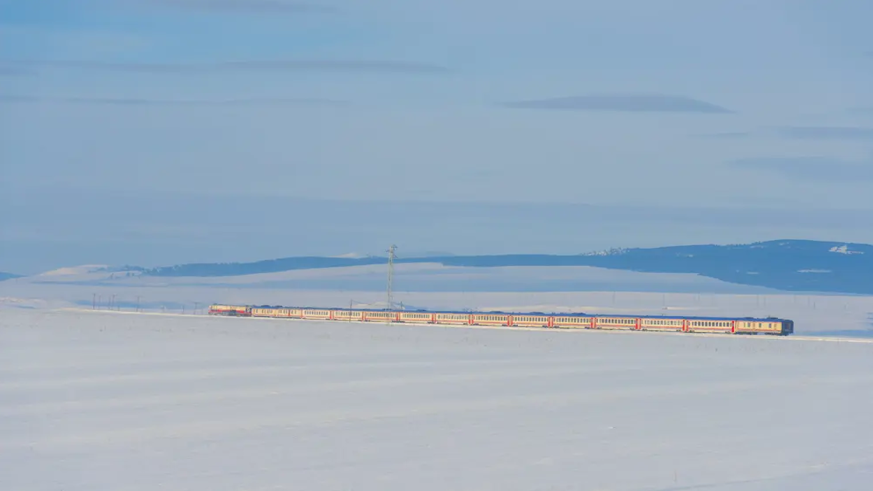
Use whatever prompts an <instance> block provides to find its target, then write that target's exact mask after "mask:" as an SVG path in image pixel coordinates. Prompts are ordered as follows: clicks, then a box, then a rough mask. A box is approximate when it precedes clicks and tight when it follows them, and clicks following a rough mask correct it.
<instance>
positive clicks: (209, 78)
mask: <svg viewBox="0 0 873 491" xmlns="http://www.w3.org/2000/svg"><path fill="white" fill-rule="evenodd" d="M871 18H873V3H871V2H869V1H860V0H855V1H852V0H844V1H840V0H832V1H813V0H768V1H766V2H762V1H744V0H730V1H721V0H712V1H706V2H701V1H696V0H663V1H656V0H635V1H630V0H612V1H609V2H605V1H599V2H595V1H588V0H575V1H570V0H540V1H538V2H514V3H507V2H497V1H494V0H466V1H464V2H460V1H456V0H442V1H426V0H420V1H417V2H411V1H399V0H371V1H368V2H353V1H351V0H334V1H331V2H320V1H318V2H316V1H312V2H309V3H306V2H286V1H281V0H214V1H209V0H64V1H61V0H42V1H39V0H31V1H28V2H20V1H12V0H0V160H2V167H0V177H2V180H0V187H2V188H0V191H2V192H3V196H4V197H0V207H2V208H3V215H4V216H7V217H9V218H8V220H7V223H6V224H5V225H3V227H2V229H0V233H2V235H0V247H2V249H3V251H2V252H3V254H0V256H2V259H0V270H12V271H14V272H32V271H38V270H41V269H45V268H50V267H55V266H59V265H64V264H72V263H81V262H128V263H135V264H172V263H175V262H179V261H188V260H235V259H240V260H245V259H258V258H261V256H264V255H266V256H267V257H269V256H286V255H295V254H298V253H321V252H323V253H325V254H340V253H344V252H351V251H360V252H376V251H381V250H382V249H383V247H382V245H383V242H384V243H385V244H388V243H391V242H395V243H398V245H405V246H407V248H408V249H414V250H428V249H435V248H437V249H439V250H448V251H451V252H458V253H487V252H492V251H494V252H509V251H511V252H550V251H553V252H577V251H587V250H590V249H591V248H597V247H601V246H603V245H616V246H637V245H659V244H672V243H693V242H711V241H727V242H733V241H742V240H756V239H758V238H760V240H766V239H770V238H782V237H786V236H787V235H789V234H790V235H792V236H794V237H796V238H821V239H833V240H854V241H867V242H870V241H873V233H871V231H870V227H865V226H863V225H862V224H860V223H858V222H854V221H852V220H847V219H846V217H862V216H864V213H865V212H869V211H873V193H871V192H870V190H871V187H873V89H871V87H873V32H871V30H870V29H869V19H871ZM207 202H208V203H212V204H214V205H215V206H214V208H212V209H215V210H218V209H224V210H227V209H237V210H240V209H245V210H247V213H249V215H248V218H246V217H239V216H235V217H234V219H233V220H234V222H233V226H234V227H238V228H239V229H240V230H242V229H243V228H245V230H247V234H248V235H246V236H240V235H233V234H228V231H227V226H228V224H227V223H226V222H224V221H223V219H222V217H221V216H220V215H218V214H215V213H211V212H210V210H209V209H203V210H201V212H200V213H198V214H193V213H189V212H187V211H186V210H188V209H190V208H191V207H195V206H198V205H197V203H201V204H202V203H207ZM384 202H389V203H390V202H393V203H399V205H398V209H396V210H395V209H393V208H391V207H389V208H390V209H391V210H392V211H391V215H390V216H391V218H390V220H391V223H386V221H387V220H389V218H388V217H389V215H387V214H385V213H384V209H385V206H386V205H385V204H384ZM167 203H175V204H176V208H168V207H167V206H166V204H167ZM410 203H413V205H410ZM349 204H351V205H349ZM267 206H270V207H273V209H271V210H265V209H264V207H267ZM348 206H352V208H353V209H355V210H357V211H358V212H359V213H360V216H357V217H356V218H355V219H354V220H352V219H350V218H347V217H348V213H347V208H346V207H348ZM585 206H593V207H596V208H595V209H598V210H603V212H602V213H601V214H600V216H602V217H613V218H612V219H610V220H606V218H603V219H602V220H599V221H591V219H588V218H584V217H583V216H581V215H574V214H573V213H571V212H567V210H568V209H579V210H581V209H582V208H579V207H585ZM180 207H181V208H184V209H180ZM568 207H569V208H568ZM573 207H577V208H573ZM276 208H278V209H280V210H281V209H287V210H288V213H287V215H283V214H281V213H279V214H277V213H276ZM586 209H588V208H586ZM633 209H636V210H661V211H660V212H658V214H657V216H658V217H660V218H659V222H658V223H659V225H658V226H657V227H656V228H654V229H653V228H652V227H651V226H650V225H647V224H651V219H644V218H642V217H643V216H645V214H644V213H639V214H634V213H628V212H626V211H622V210H633ZM106 210H111V212H109V211H106ZM423 210H429V211H423ZM485 210H488V211H487V212H486V211H485ZM695 210H698V211H699V210H709V213H710V214H709V215H706V214H704V215H700V216H699V217H698V218H696V219H695V220H690V221H689V219H688V218H687V216H686V214H687V213H689V212H694V211H695ZM367 211H372V213H368V212H367ZM404 212H406V213H407V214H406V215H404ZM415 213H422V215H415ZM785 213H796V214H797V215H798V217H799V218H797V220H793V221H792V220H786V219H785V218H784V214H785ZM104 215H107V216H104ZM98 216H99V217H102V218H99V219H98V218H96V217H98ZM254 216H271V217H275V218H276V219H277V220H279V221H281V220H282V217H283V216H288V217H291V216H294V217H297V218H296V219H297V220H304V219H303V218H300V217H304V218H306V219H305V220H304V221H305V222H306V223H307V227H310V229H309V230H310V231H311V232H304V231H301V230H295V228H294V227H293V226H288V225H281V226H279V227H278V228H279V229H281V230H282V232H281V233H280V232H276V228H277V227H276V226H275V225H273V223H275V222H270V223H267V222H264V221H263V220H262V219H261V218H252V217H254ZM470 216H475V217H480V220H479V221H478V222H476V224H475V226H473V225H470V223H469V220H465V217H470ZM180 217H185V218H180ZM313 217H316V218H318V220H315V219H314V218H313ZM422 217H427V218H422ZM439 217H443V218H445V219H438V218H439ZM452 217H457V219H458V223H465V224H466V225H465V226H464V228H463V233H461V232H460V229H458V228H457V225H455V223H456V222H454V221H453V218H452ZM532 217H533V218H532ZM616 217H623V218H616ZM774 217H783V218H781V219H777V218H774ZM803 217H806V218H803ZM422 220H428V221H430V223H432V224H433V225H430V226H421V225H419V224H420V223H421V221H422ZM586 220H587V221H586ZM720 220H721V221H720ZM325 222H326V223H325ZM801 222H802V223H801ZM403 223H406V224H411V223H415V224H416V225H415V226H412V225H408V226H403V225H400V224H403ZM532 224H534V225H532ZM535 224H539V225H535ZM835 224H839V226H838V227H837V226H835ZM350 227H351V228H354V230H356V235H355V237H357V238H358V240H357V241H356V240H354V239H350V238H349V237H348V234H347V233H346V232H344V231H346V230H350ZM453 227H454V228H453ZM531 227H533V228H537V229H538V230H539V228H542V227H546V228H544V229H543V230H542V231H541V233H539V234H538V235H536V236H533V237H525V238H524V239H523V240H522V239H519V234H525V233H526V232H525V230H531ZM557 229H561V230H562V231H561V232H560V233H551V232H549V230H557ZM374 230H377V231H382V232H374ZM388 230H390V231H391V232H390V234H389V233H387V232H385V231H388ZM195 231H196V233H195ZM258 234H262V235H260V236H263V237H270V239H269V241H268V243H267V244H264V243H261V242H259V241H258V240H257V239H252V238H251V237H252V236H253V235H258ZM313 234H318V238H317V239H316V238H313ZM194 235H196V237H194ZM389 235H390V236H389ZM219 239H220V240H219ZM209 244H211V247H210V246H205V245H209Z"/></svg>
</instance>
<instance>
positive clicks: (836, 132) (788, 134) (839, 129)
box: [773, 126, 873, 140]
mask: <svg viewBox="0 0 873 491" xmlns="http://www.w3.org/2000/svg"><path fill="white" fill-rule="evenodd" d="M773 131H774V132H775V133H776V134H777V135H779V136H782V137H785V138H793V139H798V140H873V128H863V127H858V126H784V127H781V128H776V129H774V130H773Z"/></svg>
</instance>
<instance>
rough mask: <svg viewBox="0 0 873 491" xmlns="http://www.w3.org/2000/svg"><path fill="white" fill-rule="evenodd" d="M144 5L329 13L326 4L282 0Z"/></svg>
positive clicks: (147, 0) (150, 2)
mask: <svg viewBox="0 0 873 491" xmlns="http://www.w3.org/2000/svg"><path fill="white" fill-rule="evenodd" d="M139 3H141V4H143V5H145V6H154V7H162V8H172V9H179V10H192V11H198V12H206V13H233V14H310V13H330V12H334V11H335V9H334V8H333V7H331V6H328V5H322V4H317V3H309V2H293V1H282V0H141V1H140V2H139Z"/></svg>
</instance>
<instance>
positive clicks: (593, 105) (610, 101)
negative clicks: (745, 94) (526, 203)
mask: <svg viewBox="0 0 873 491" xmlns="http://www.w3.org/2000/svg"><path fill="white" fill-rule="evenodd" d="M504 105H505V106H506V107H511V108H518V109H545V110H556V111H619V112H660V113H706V114H725V113H730V112H731V111H730V110H728V109H726V108H724V107H721V106H718V105H716V104H712V103H709V102H704V101H701V100H697V99H692V98H690V97H685V96H675V95H661V94H601V95H586V96H571V97H556V98H551V99H537V100H528V101H516V102H508V103H505V104H504Z"/></svg>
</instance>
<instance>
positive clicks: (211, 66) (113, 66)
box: [10, 60, 449, 74]
mask: <svg viewBox="0 0 873 491" xmlns="http://www.w3.org/2000/svg"><path fill="white" fill-rule="evenodd" d="M11 63H15V64H17V65H20V66H39V67H55V68H68V69H80V70H99V71H115V72H140V73H210V72H353V73H355V72H357V73H362V72H377V73H409V74H419V73H422V74H428V73H444V72H448V71H449V69H448V68H446V67H443V66H439V65H432V64H428V63H417V62H409V61H382V60H263V61H256V60H249V61H225V62H218V63H116V62H102V61H16V62H11ZM11 63H10V64H11Z"/></svg>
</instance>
